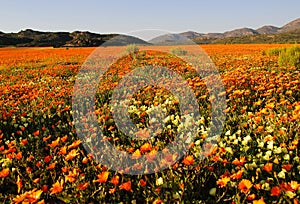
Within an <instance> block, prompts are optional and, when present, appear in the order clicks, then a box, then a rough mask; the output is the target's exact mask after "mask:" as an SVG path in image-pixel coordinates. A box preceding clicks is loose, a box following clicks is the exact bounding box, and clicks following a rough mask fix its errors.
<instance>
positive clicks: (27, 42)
mask: <svg viewBox="0 0 300 204" xmlns="http://www.w3.org/2000/svg"><path fill="white" fill-rule="evenodd" d="M105 42H109V43H110V44H111V45H114V46H121V45H127V44H133V43H134V44H142V45H147V44H149V43H147V42H145V41H143V40H141V39H139V38H136V37H132V36H126V35H119V34H97V33H91V32H87V31H86V32H82V31H75V32H72V33H69V32H40V31H34V30H31V29H26V30H22V31H20V32H18V33H3V32H0V46H1V47H3V46H18V47H42V46H52V47H92V46H100V45H102V44H103V43H105Z"/></svg>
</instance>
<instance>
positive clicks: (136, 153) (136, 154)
mask: <svg viewBox="0 0 300 204" xmlns="http://www.w3.org/2000/svg"><path fill="white" fill-rule="evenodd" d="M141 156H142V155H141V152H140V150H139V149H137V150H135V151H134V152H133V154H132V155H131V157H132V159H139V158H140V157H141Z"/></svg>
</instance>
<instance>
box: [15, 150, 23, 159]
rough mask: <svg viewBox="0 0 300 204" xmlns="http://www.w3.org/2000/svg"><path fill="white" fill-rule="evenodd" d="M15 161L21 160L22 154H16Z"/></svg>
mask: <svg viewBox="0 0 300 204" xmlns="http://www.w3.org/2000/svg"><path fill="white" fill-rule="evenodd" d="M16 159H17V160H20V159H22V152H18V154H16Z"/></svg>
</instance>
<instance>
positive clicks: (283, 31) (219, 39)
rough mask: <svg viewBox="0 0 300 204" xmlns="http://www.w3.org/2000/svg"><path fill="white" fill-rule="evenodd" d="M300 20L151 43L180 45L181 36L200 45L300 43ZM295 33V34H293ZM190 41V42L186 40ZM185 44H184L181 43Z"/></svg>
mask: <svg viewBox="0 0 300 204" xmlns="http://www.w3.org/2000/svg"><path fill="white" fill-rule="evenodd" d="M298 29H300V18H298V19H296V20H294V21H291V22H289V23H287V24H285V25H284V26H282V27H281V28H278V27H275V26H271V25H266V26H262V27H260V28H258V29H251V28H240V29H235V30H231V31H226V32H224V33H207V34H205V33H197V32H194V31H187V32H183V33H179V34H176V33H175V34H167V35H161V36H158V37H156V38H154V39H152V40H150V41H149V42H151V43H153V44H172V42H174V43H175V44H180V43H181V42H180V41H178V40H177V39H179V38H180V36H183V37H184V38H188V39H191V40H193V41H194V42H196V43H200V44H209V43H238V42H239V43H263V42H265V43H286V42H300V41H299V38H300V36H298V35H300V34H299V33H298ZM292 31H295V32H292ZM186 41H188V40H186ZM181 44H184V43H181Z"/></svg>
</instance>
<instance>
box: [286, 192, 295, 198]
mask: <svg viewBox="0 0 300 204" xmlns="http://www.w3.org/2000/svg"><path fill="white" fill-rule="evenodd" d="M285 194H286V195H287V196H288V197H289V198H294V197H295V196H296V194H295V193H293V192H292V191H286V192H285Z"/></svg>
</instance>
